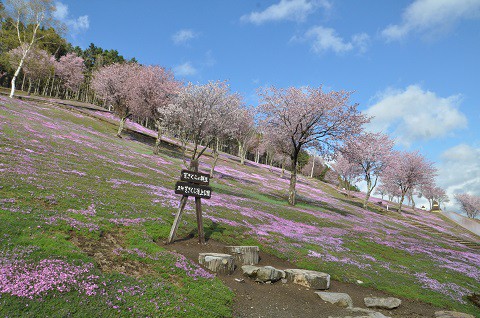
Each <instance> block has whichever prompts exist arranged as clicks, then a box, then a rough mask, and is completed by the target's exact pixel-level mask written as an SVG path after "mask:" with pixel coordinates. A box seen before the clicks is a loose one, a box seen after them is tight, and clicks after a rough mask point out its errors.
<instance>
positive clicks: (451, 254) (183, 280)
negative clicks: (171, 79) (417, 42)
mask: <svg viewBox="0 0 480 318" xmlns="http://www.w3.org/2000/svg"><path fill="white" fill-rule="evenodd" d="M99 119H101V120H99ZM113 119H114V118H112V117H111V115H110V114H105V113H102V112H99V111H95V110H83V111H79V110H73V109H72V110H69V109H65V108H64V107H60V106H59V105H48V104H45V103H34V102H28V101H22V100H10V99H8V98H6V97H0V180H1V181H0V182H1V183H0V233H1V235H0V293H1V295H0V305H1V307H0V314H2V315H4V316H6V315H8V316H14V315H18V316H31V317H36V316H40V315H44V316H45V315H48V316H66V315H67V314H68V313H69V314H70V315H72V316H83V317H84V316H100V315H101V316H112V317H113V316H119V315H125V316H131V315H132V314H134V315H137V316H155V315H156V313H157V314H158V310H161V311H162V312H163V313H164V315H165V316H171V317H177V316H180V314H181V316H191V317H205V316H219V317H221V316H229V315H231V311H230V303H231V301H232V297H233V294H232V293H231V292H230V291H229V290H228V289H227V288H226V287H225V286H224V285H223V284H222V283H221V281H220V280H218V279H216V278H213V277H212V275H210V274H209V273H207V272H205V271H203V270H202V269H201V268H199V267H198V266H197V265H196V264H194V263H191V262H189V261H188V260H186V259H185V258H184V257H183V256H182V255H179V254H176V253H172V252H168V251H166V250H164V249H163V248H162V247H161V245H162V244H158V243H159V242H163V241H165V239H166V238H167V236H168V233H169V230H170V226H171V224H172V221H173V217H174V214H175V212H176V208H177V206H178V203H179V199H180V198H179V196H177V195H175V194H174V193H173V187H174V184H175V182H176V181H177V180H178V179H179V174H180V170H181V169H182V168H183V167H182V158H181V156H180V153H179V152H178V151H176V150H175V148H174V147H171V146H169V147H165V148H164V151H163V152H162V154H161V155H159V156H154V155H153V154H152V149H151V146H150V145H149V144H148V138H133V137H132V136H131V135H129V136H126V137H125V138H123V139H119V138H116V137H115V133H116V129H117V128H116V127H115V125H112V124H110V123H109V121H111V120H113ZM130 128H132V129H135V128H138V129H140V128H139V127H138V126H135V125H133V124H131V123H130ZM142 132H143V133H147V134H152V135H154V132H148V131H145V130H144V129H143V130H142ZM210 163H211V158H209V157H205V158H203V161H202V163H201V165H200V169H201V170H203V171H207V170H208V169H209V167H210ZM211 183H212V188H213V195H212V199H210V200H204V201H203V203H204V207H203V211H204V217H205V221H204V222H205V230H206V234H207V237H209V238H212V239H215V240H219V241H222V242H224V243H228V244H236V245H240V244H242V245H244V244H257V245H260V247H261V249H263V250H266V251H268V252H269V253H271V254H274V255H277V256H279V257H281V258H284V259H288V260H289V261H291V262H293V263H295V264H297V265H298V266H299V267H302V268H307V269H314V270H321V271H324V272H327V273H329V274H331V275H332V277H333V278H335V279H337V280H342V281H346V282H356V281H357V280H361V281H363V282H364V284H365V285H367V286H371V287H374V288H377V289H382V290H385V291H388V292H390V293H393V294H396V295H399V296H404V297H408V298H412V299H418V300H422V301H425V302H429V303H432V304H434V305H436V306H439V307H445V308H451V309H457V310H459V311H463V312H469V313H474V314H475V313H477V314H478V309H476V308H475V307H474V306H473V305H472V304H470V303H469V302H468V301H467V299H466V297H465V296H466V295H468V294H471V293H473V292H476V293H479V292H480V287H479V284H478V282H479V281H480V253H479V250H478V249H474V248H473V247H474V246H471V247H468V246H466V245H464V244H460V243H458V242H461V241H472V242H478V241H479V239H478V237H476V236H474V235H473V234H469V233H466V232H465V231H464V230H463V229H462V228H461V227H459V226H457V225H455V224H454V223H452V222H449V221H447V220H444V219H442V218H441V217H440V216H438V215H436V214H431V213H429V212H426V211H411V210H407V211H405V212H402V213H397V212H392V211H390V212H387V211H385V210H384V209H382V208H376V209H373V210H372V211H367V210H364V209H363V208H361V203H360V200H358V199H356V198H346V197H345V196H344V195H343V194H341V193H339V192H337V191H336V190H335V189H334V188H332V187H331V186H329V185H327V184H324V183H322V182H319V181H317V180H312V179H309V178H305V177H300V178H299V183H298V187H297V190H298V194H299V204H297V205H296V206H295V207H291V206H289V205H288V204H287V203H286V195H287V188H288V179H287V178H286V177H284V178H281V177H280V171H279V170H278V169H276V168H271V167H267V166H264V165H261V164H255V163H252V162H248V163H247V164H246V165H244V166H241V165H240V164H239V162H238V160H237V158H236V157H234V156H230V155H222V156H221V158H220V160H219V164H218V167H217V169H216V174H215V177H214V179H213V181H212V182H211ZM192 201H193V200H192ZM372 201H378V200H377V199H372ZM195 230H196V223H195V214H194V210H193V204H192V203H191V202H190V203H189V204H188V205H187V213H186V215H185V216H184V218H183V221H182V224H181V225H180V228H179V233H178V236H179V237H184V236H188V235H191V234H194V233H195ZM442 234H444V235H442ZM106 238H107V239H109V240H110V241H111V243H112V244H113V245H114V246H115V249H114V250H113V251H110V252H108V251H105V250H102V242H103V240H105V239H106ZM456 241H457V242H456ZM87 246H88V248H87ZM107 254H108V255H107ZM106 255H107V256H108V257H107V256H106ZM105 259H108V260H110V262H106V263H105V262H104V261H105ZM114 264H120V266H117V267H114Z"/></svg>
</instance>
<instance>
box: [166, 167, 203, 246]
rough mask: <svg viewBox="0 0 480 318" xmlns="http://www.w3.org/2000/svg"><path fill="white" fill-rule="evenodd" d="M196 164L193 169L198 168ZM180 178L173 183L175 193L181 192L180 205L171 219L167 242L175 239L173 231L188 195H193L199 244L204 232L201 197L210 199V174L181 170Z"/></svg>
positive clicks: (176, 227) (174, 231)
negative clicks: (172, 219) (173, 218)
mask: <svg viewBox="0 0 480 318" xmlns="http://www.w3.org/2000/svg"><path fill="white" fill-rule="evenodd" d="M197 167H198V166H194V168H195V170H198V168H197ZM180 180H181V181H178V182H177V183H176V184H175V194H182V195H183V196H182V198H181V199H180V205H179V207H178V211H177V214H176V215H175V220H174V221H173V225H172V229H171V230H170V235H169V236H168V241H167V243H168V244H171V243H173V240H174V239H175V233H176V232H177V229H178V225H179V224H180V219H181V217H182V214H183V210H184V209H185V205H186V204H187V200H188V197H189V196H192V197H195V211H196V214H197V226H198V241H199V242H200V244H205V234H204V232H203V218H202V198H204V199H210V197H211V195H212V188H210V187H209V186H208V184H209V182H210V175H208V174H206V173H200V172H197V171H189V170H182V172H181V174H180Z"/></svg>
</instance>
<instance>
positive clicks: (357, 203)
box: [337, 198, 388, 215]
mask: <svg viewBox="0 0 480 318" xmlns="http://www.w3.org/2000/svg"><path fill="white" fill-rule="evenodd" d="M337 199H338V200H339V201H342V202H343V203H346V204H349V205H352V206H356V207H357V208H360V209H364V207H363V202H361V201H356V200H352V199H348V198H337ZM367 210H368V211H370V212H373V213H377V214H381V215H385V214H386V213H387V212H388V211H387V210H386V208H384V207H383V206H378V205H375V204H374V203H372V202H369V203H368V205H367Z"/></svg>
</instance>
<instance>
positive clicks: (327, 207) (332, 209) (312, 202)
mask: <svg viewBox="0 0 480 318" xmlns="http://www.w3.org/2000/svg"><path fill="white" fill-rule="evenodd" d="M297 203H298V204H303V205H306V206H315V207H319V208H322V209H325V210H328V211H330V212H333V213H337V214H340V215H342V216H349V215H353V214H352V213H350V212H348V211H345V210H340V209H338V208H336V207H334V206H332V205H330V204H328V203H326V202H323V201H318V200H313V199H311V198H307V197H304V196H301V195H297Z"/></svg>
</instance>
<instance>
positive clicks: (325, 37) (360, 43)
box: [291, 26, 370, 54]
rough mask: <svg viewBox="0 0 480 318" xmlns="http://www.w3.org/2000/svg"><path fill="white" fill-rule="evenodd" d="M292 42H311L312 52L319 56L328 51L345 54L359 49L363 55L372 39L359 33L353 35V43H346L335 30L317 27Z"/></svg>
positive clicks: (294, 38)
mask: <svg viewBox="0 0 480 318" xmlns="http://www.w3.org/2000/svg"><path fill="white" fill-rule="evenodd" d="M291 40H293V41H311V47H312V50H313V51H314V52H315V53H319V54H320V53H323V52H326V51H333V52H335V53H345V52H349V51H352V50H354V49H358V50H359V51H360V52H361V53H363V52H365V51H366V50H367V46H368V42H369V40H370V37H369V36H368V34H366V33H359V34H355V35H353V36H352V40H351V41H345V40H344V39H343V38H342V37H340V36H338V35H337V32H336V31H335V30H334V29H331V28H325V27H322V26H315V27H312V28H311V29H309V30H308V31H307V32H305V34H304V35H303V36H301V37H298V36H294V37H292V39H291Z"/></svg>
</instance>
